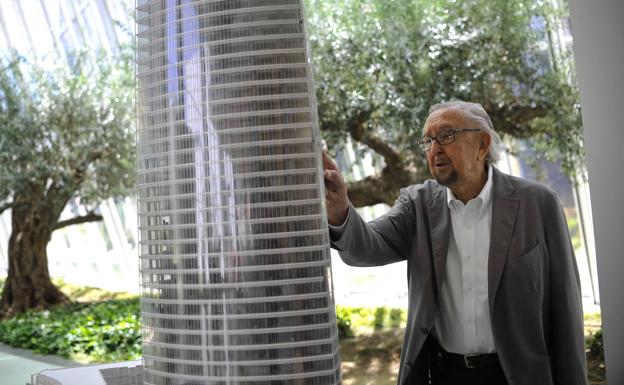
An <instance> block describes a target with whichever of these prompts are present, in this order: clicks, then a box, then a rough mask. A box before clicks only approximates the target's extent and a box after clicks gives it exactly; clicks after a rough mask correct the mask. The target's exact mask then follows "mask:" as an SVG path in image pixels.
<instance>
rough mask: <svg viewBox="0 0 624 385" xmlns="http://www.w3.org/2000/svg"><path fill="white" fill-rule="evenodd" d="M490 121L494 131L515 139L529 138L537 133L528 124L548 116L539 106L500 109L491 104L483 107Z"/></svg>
mask: <svg viewBox="0 0 624 385" xmlns="http://www.w3.org/2000/svg"><path fill="white" fill-rule="evenodd" d="M484 108H485V110H486V111H487V112H488V115H490V119H492V124H493V125H494V129H495V130H496V131H498V132H504V133H506V134H509V135H511V136H513V137H516V138H529V137H531V136H533V135H535V134H537V133H538V131H537V130H535V129H532V127H531V126H530V125H529V124H528V123H530V122H531V121H533V120H534V119H536V118H541V117H544V116H546V115H548V109H547V108H545V107H541V106H535V107H530V106H524V105H520V104H517V103H510V104H505V105H503V106H501V107H499V106H495V105H493V104H492V103H487V104H486V105H484Z"/></svg>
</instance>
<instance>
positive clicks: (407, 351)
mask: <svg viewBox="0 0 624 385" xmlns="http://www.w3.org/2000/svg"><path fill="white" fill-rule="evenodd" d="M499 143H500V139H499V137H498V135H497V134H496V133H495V131H494V129H493V126H492V122H491V120H490V118H489V117H488V115H487V113H486V112H485V110H484V109H483V107H482V106H481V105H479V104H475V103H467V102H460V101H456V102H448V103H442V104H438V105H435V106H433V107H432V108H431V110H430V114H429V117H428V118H427V121H426V123H425V127H424V132H423V137H422V138H421V139H420V140H419V145H420V147H421V149H422V150H423V151H424V152H425V153H426V155H427V160H428V162H429V168H430V171H431V174H432V175H433V177H434V178H435V180H427V181H426V182H425V183H423V184H419V185H413V186H409V187H406V188H404V189H402V190H401V194H400V196H399V198H398V199H397V201H396V203H395V205H394V206H393V207H392V208H391V209H390V211H389V212H388V213H387V214H385V215H383V216H382V217H380V218H377V219H376V220H374V221H372V222H369V223H365V222H364V221H363V220H362V219H361V218H360V216H359V215H358V214H357V212H356V211H355V210H354V209H353V206H351V205H350V204H349V200H348V198H347V188H346V185H345V182H344V179H343V178H342V176H341V174H340V172H339V171H338V169H337V168H336V166H335V164H334V162H333V161H332V160H331V159H330V158H329V157H328V156H327V155H324V162H323V163H324V169H325V171H324V178H325V186H326V205H327V215H328V220H329V224H330V235H331V238H332V246H333V247H334V248H336V249H337V250H339V251H340V256H341V258H342V259H343V260H344V261H345V262H346V263H347V264H350V265H353V266H378V265H384V264H388V263H392V262H397V261H403V260H407V277H408V284H409V315H408V321H407V327H406V330H405V338H404V341H403V348H402V351H401V367H400V369H399V379H398V384H399V385H416V384H418V385H420V384H433V385H470V384H475V385H477V384H478V385H502V384H510V385H549V384H559V385H577V384H578V385H580V384H586V383H587V380H586V378H587V377H586V363H585V352H584V346H583V314H582V307H581V293H580V284H579V276H578V270H577V267H576V262H575V259H574V254H573V250H572V246H571V243H570V237H569V234H568V230H567V226H566V221H565V217H564V214H563V211H562V209H561V205H560V203H559V200H558V198H557V196H556V195H555V193H554V192H552V191H551V190H549V189H547V188H546V187H544V186H542V185H540V184H538V183H534V182H530V181H526V180H523V179H519V178H514V177H511V176H509V175H505V174H503V173H501V172H500V171H498V170H497V169H496V168H494V167H493V163H495V162H496V161H497V160H498V159H499V157H500V144H499Z"/></svg>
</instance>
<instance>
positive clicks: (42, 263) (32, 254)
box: [0, 204, 69, 317]
mask: <svg viewBox="0 0 624 385" xmlns="http://www.w3.org/2000/svg"><path fill="white" fill-rule="evenodd" d="M37 206H38V205H36V204H35V205H31V204H23V205H15V206H14V207H13V210H12V212H11V216H12V220H11V223H12V231H11V237H10V238H9V250H8V251H9V272H8V276H7V279H6V282H5V284H4V291H3V292H2V299H1V301H0V304H1V308H0V312H1V314H2V315H3V316H5V317H11V316H13V315H15V314H19V313H22V312H24V311H26V310H28V309H48V308H50V307H51V306H54V305H57V304H62V303H68V302H69V298H68V297H67V296H66V295H65V294H63V293H62V292H61V291H60V290H59V289H58V288H56V286H54V284H53V283H52V281H51V280H50V273H49V271H48V255H47V251H46V248H47V245H48V241H49V240H50V236H51V233H52V225H53V224H52V223H48V222H49V219H50V215H49V213H42V212H41V211H42V210H44V209H43V208H41V207H37Z"/></svg>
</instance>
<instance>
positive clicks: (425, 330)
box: [420, 328, 429, 334]
mask: <svg viewBox="0 0 624 385" xmlns="http://www.w3.org/2000/svg"><path fill="white" fill-rule="evenodd" d="M420 332H421V333H422V334H429V329H427V328H420Z"/></svg>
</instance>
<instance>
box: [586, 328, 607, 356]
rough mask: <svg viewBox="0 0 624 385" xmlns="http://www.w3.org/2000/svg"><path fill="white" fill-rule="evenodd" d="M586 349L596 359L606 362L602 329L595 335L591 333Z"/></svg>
mask: <svg viewBox="0 0 624 385" xmlns="http://www.w3.org/2000/svg"><path fill="white" fill-rule="evenodd" d="M585 345H586V348H587V349H588V350H589V354H590V355H592V356H593V357H596V358H601V359H602V360H604V346H603V344H602V329H599V330H598V331H597V332H595V333H591V334H590V335H589V337H587V339H586V340H585Z"/></svg>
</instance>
